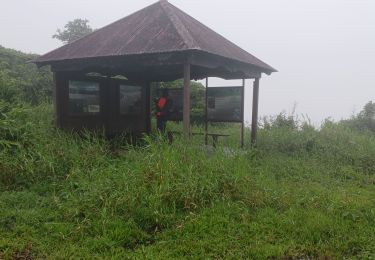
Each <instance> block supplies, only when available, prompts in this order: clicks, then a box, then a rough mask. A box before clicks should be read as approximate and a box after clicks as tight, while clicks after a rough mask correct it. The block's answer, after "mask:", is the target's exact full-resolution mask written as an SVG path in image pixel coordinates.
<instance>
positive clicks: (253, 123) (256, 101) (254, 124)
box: [251, 78, 259, 146]
mask: <svg viewBox="0 0 375 260" xmlns="http://www.w3.org/2000/svg"><path fill="white" fill-rule="evenodd" d="M258 106H259V78H256V79H255V80H254V87H253V113H252V120H251V145H252V146H255V145H256V142H257V130H258Z"/></svg>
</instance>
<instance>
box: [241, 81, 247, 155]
mask: <svg viewBox="0 0 375 260" xmlns="http://www.w3.org/2000/svg"><path fill="white" fill-rule="evenodd" d="M245 83H246V82H245V79H242V97H241V109H242V112H241V113H242V115H241V118H242V124H241V148H243V147H244V136H245Z"/></svg>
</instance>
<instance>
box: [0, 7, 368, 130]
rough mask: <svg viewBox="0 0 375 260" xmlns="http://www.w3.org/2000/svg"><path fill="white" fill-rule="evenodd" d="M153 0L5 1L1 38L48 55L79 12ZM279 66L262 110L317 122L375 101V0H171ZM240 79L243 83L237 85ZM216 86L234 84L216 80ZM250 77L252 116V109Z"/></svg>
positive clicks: (95, 18)
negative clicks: (58, 34)
mask: <svg viewBox="0 0 375 260" xmlns="http://www.w3.org/2000/svg"><path fill="white" fill-rule="evenodd" d="M153 2H155V1H149V0H137V1H134V0H133V1H130V0H121V1H120V0H106V1H94V0H74V1H73V0H64V1H51V0H2V1H1V16H0V45H2V46H4V47H7V48H13V49H17V50H21V51H24V52H32V53H38V54H44V53H46V52H48V51H50V50H52V49H55V48H57V47H59V46H61V43H60V42H59V41H57V40H56V39H52V37H51V36H52V35H53V34H54V33H55V32H56V29H57V28H62V27H63V26H64V25H65V24H66V23H67V22H68V21H70V20H73V19H75V18H86V19H88V20H89V21H90V25H91V26H92V27H93V28H100V27H103V26H105V25H107V24H109V23H111V22H113V21H115V20H118V19H120V18H123V17H125V16H127V15H129V14H131V13H133V12H135V11H137V10H139V9H141V8H143V7H145V6H147V5H149V4H152V3H153ZM169 2H171V3H172V4H174V5H175V6H177V7H178V8H180V9H182V10H183V11H185V12H186V13H188V14H190V15H191V16H193V17H194V18H196V19H197V20H199V21H201V22H202V23H204V24H205V25H207V26H209V27H210V28H212V29H213V30H215V31H216V32H218V33H220V34H221V35H223V36H225V37H226V38H228V39H229V40H231V41H232V42H234V43H235V44H237V45H239V46H240V47H241V48H243V49H245V50H246V51H248V52H250V53H251V54H253V55H255V56H256V57H258V58H260V59H261V60H263V61H265V62H266V63H268V64H270V65H271V66H273V67H274V68H276V69H277V70H278V71H279V72H277V73H274V74H272V75H271V76H267V75H265V76H264V77H263V78H262V80H261V85H260V87H261V88H260V107H259V112H260V115H275V114H277V113H279V112H281V111H283V110H284V111H286V112H287V113H291V111H292V110H293V108H294V107H295V108H296V111H295V112H296V114H298V115H302V114H303V115H307V116H308V117H310V118H311V120H312V121H313V122H314V123H315V124H319V123H320V122H321V121H322V120H324V119H325V118H328V117H331V118H333V119H336V120H339V119H341V118H347V117H350V116H351V115H352V114H353V113H357V112H359V111H360V110H361V108H362V106H363V105H364V104H365V103H366V102H368V101H370V100H375V75H374V74H375V73H374V71H373V70H374V67H375V66H374V62H375V1H373V0H329V1H327V0H231V1H224V0H205V1H202V0H189V1H186V0H185V1H183V0H170V1H169ZM239 83H240V82H238V84H239ZM210 84H211V85H212V86H213V85H225V84H228V85H233V84H237V83H236V82H234V83H233V82H224V81H222V80H217V79H210ZM251 84H252V82H251V81H250V80H247V89H246V91H247V92H246V93H247V95H246V120H250V114H251V91H252V88H251Z"/></svg>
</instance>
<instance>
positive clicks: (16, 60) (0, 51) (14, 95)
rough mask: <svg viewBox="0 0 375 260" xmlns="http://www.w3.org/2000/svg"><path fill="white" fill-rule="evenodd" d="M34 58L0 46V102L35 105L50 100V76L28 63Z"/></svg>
mask: <svg viewBox="0 0 375 260" xmlns="http://www.w3.org/2000/svg"><path fill="white" fill-rule="evenodd" d="M36 57H37V55H34V54H24V53H22V52H18V51H15V50H12V49H7V48H4V47H2V46H0V100H4V101H6V102H10V103H15V102H26V103H30V104H33V105H37V104H40V103H42V102H45V101H48V100H50V99H51V95H52V74H51V72H50V71H49V68H48V67H45V68H42V69H38V68H37V67H36V65H34V64H32V63H30V61H31V60H33V59H35V58H36Z"/></svg>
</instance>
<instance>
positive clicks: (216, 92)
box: [207, 87, 244, 123]
mask: <svg viewBox="0 0 375 260" xmlns="http://www.w3.org/2000/svg"><path fill="white" fill-rule="evenodd" d="M243 94H244V93H243V87H209V88H208V89H207V120H208V121H211V122H239V123H241V122H242V121H243V118H242V115H243V105H242V100H243Z"/></svg>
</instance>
